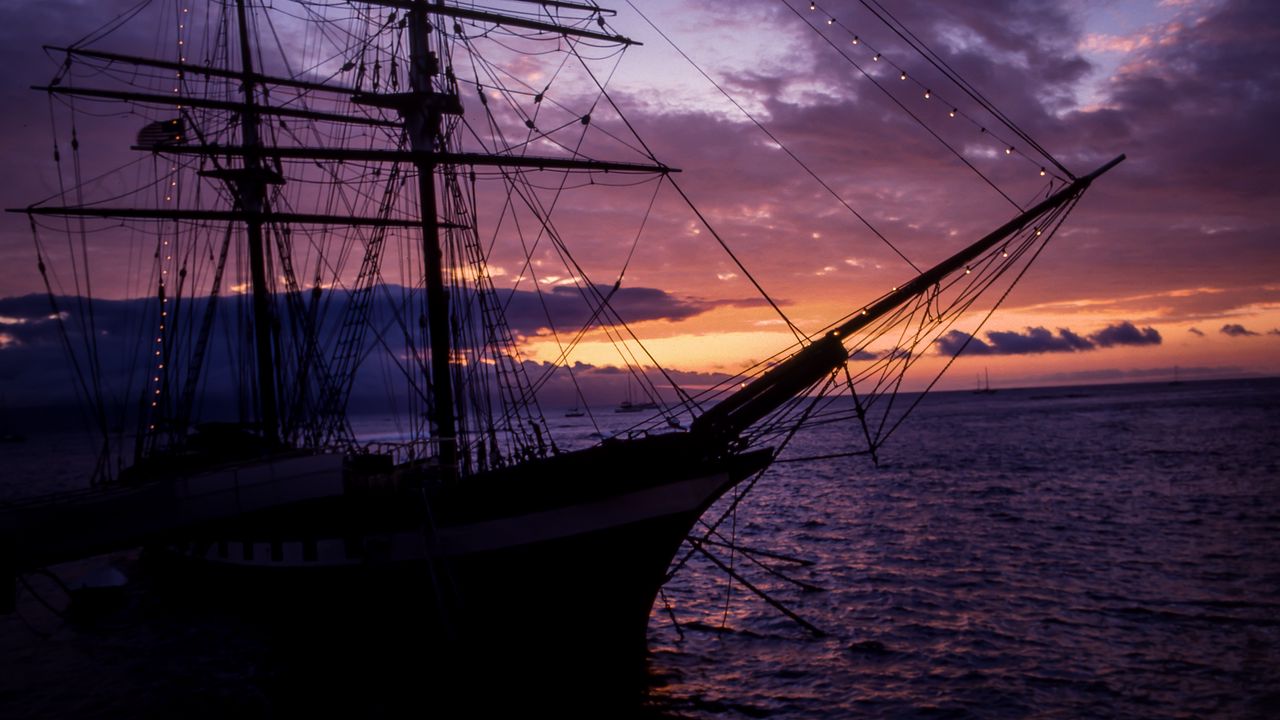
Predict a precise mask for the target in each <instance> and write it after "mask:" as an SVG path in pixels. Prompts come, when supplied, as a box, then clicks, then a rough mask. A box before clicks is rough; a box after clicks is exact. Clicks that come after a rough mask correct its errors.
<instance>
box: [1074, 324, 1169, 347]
mask: <svg viewBox="0 0 1280 720" xmlns="http://www.w3.org/2000/svg"><path fill="white" fill-rule="evenodd" d="M1089 339H1091V340H1093V342H1094V343H1095V344H1097V346H1098V347H1104V348H1106V347H1111V346H1113V345H1159V344H1160V339H1161V338H1160V333H1159V331H1157V330H1156V329H1155V328H1153V327H1146V328H1142V329H1141V330H1139V329H1138V328H1137V326H1136V325H1134V324H1133V323H1131V322H1129V321H1127V320H1126V321H1125V322H1122V323H1119V324H1117V325H1111V326H1109V327H1105V328H1103V329H1101V330H1099V331H1098V332H1096V333H1094V334H1092V335H1090V336H1089Z"/></svg>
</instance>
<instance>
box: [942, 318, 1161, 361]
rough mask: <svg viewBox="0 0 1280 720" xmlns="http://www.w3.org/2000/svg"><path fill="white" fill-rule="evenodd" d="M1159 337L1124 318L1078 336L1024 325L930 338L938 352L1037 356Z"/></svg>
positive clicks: (1153, 342)
mask: <svg viewBox="0 0 1280 720" xmlns="http://www.w3.org/2000/svg"><path fill="white" fill-rule="evenodd" d="M1160 342H1161V337H1160V333H1159V331H1157V330H1156V329H1155V328H1152V327H1147V328H1142V329H1138V327H1137V326H1135V325H1134V324H1133V323H1131V322H1128V321H1125V322H1121V323H1117V324H1115V325H1110V326H1108V327H1105V328H1103V329H1102V330H1099V331H1098V332H1096V333H1094V334H1092V335H1090V336H1089V337H1087V338H1086V337H1082V336H1081V335H1079V334H1077V333H1075V332H1072V331H1071V330H1068V329H1067V328H1058V331H1057V332H1056V333H1054V332H1051V331H1050V330H1049V329H1048V328H1043V327H1033V328H1027V330H1026V332H1022V333H1020V332H1014V331H1008V330H994V331H991V332H988V333H987V340H986V341H985V342H984V341H983V340H980V339H978V338H977V337H974V336H971V335H969V334H967V333H964V332H961V331H959V330H952V331H951V332H949V333H947V334H946V335H943V336H942V337H940V338H938V339H937V340H935V341H934V344H935V345H936V347H937V349H938V352H939V353H940V354H942V355H954V354H956V353H958V352H961V351H963V352H965V353H967V354H969V355H1038V354H1041V353H1066V352H1083V351H1087V350H1096V349H1098V348H1108V347H1115V346H1118V345H1159V344H1160Z"/></svg>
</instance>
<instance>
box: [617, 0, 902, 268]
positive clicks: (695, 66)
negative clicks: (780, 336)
mask: <svg viewBox="0 0 1280 720" xmlns="http://www.w3.org/2000/svg"><path fill="white" fill-rule="evenodd" d="M627 4H628V5H630V6H631V9H632V10H635V12H636V14H637V15H639V16H640V17H641V18H642V19H643V20H644V21H645V22H646V23H648V24H649V27H651V28H653V30H654V32H656V33H658V35H660V36H661V37H662V39H663V40H666V41H667V44H668V45H670V46H671V47H672V49H674V50H675V51H676V52H677V53H680V57H682V58H684V59H685V61H686V62H688V63H689V65H690V66H692V67H693V69H694V70H697V71H698V74H700V75H702V77H703V78H705V79H706V81H707V82H709V83H711V85H712V87H714V88H715V89H716V90H719V91H720V94H721V95H723V96H724V97H725V99H727V100H728V101H729V102H730V103H732V104H733V106H734V107H735V108H737V109H738V111H739V112H741V113H742V114H743V115H744V116H745V117H746V118H747V119H748V120H750V121H751V122H752V124H754V125H755V126H756V128H757V129H759V130H760V132H762V133H764V134H765V135H766V136H767V137H768V138H769V139H770V140H772V141H773V142H774V144H776V145H777V146H778V147H779V148H781V149H782V151H783V152H785V153H786V154H787V156H788V157H790V158H791V159H792V160H794V161H795V162H796V164H797V165H799V166H800V167H801V168H802V169H803V170H804V171H805V172H806V173H808V174H809V177H811V178H813V179H814V180H815V181H817V183H818V184H819V185H821V186H822V189H823V190H826V191H827V192H828V193H830V195H831V197H833V198H835V199H836V201H837V202H839V203H840V204H841V205H843V206H844V207H845V209H846V210H848V211H849V212H851V213H853V216H854V217H856V218H857V219H858V220H859V221H861V222H862V224H863V225H865V226H866V227H867V229H868V230H870V231H871V232H872V234H874V235H875V236H876V237H877V238H880V241H881V242H882V243H884V244H885V245H887V246H888V247H889V249H890V250H892V251H893V252H894V254H896V255H897V256H898V257H900V258H902V260H903V261H904V262H906V263H907V265H909V266H911V268H912V269H913V270H915V271H916V272H920V268H918V267H916V264H915V263H913V262H911V259H910V258H908V257H907V256H906V255H904V254H902V251H901V250H899V249H898V248H897V246H896V245H894V244H893V243H892V242H890V241H889V238H887V237H885V236H884V234H883V233H881V232H880V231H879V230H878V229H876V227H875V226H874V225H872V224H871V221H870V220H868V219H867V218H866V217H865V216H864V215H862V213H859V212H858V211H857V210H855V209H854V208H853V206H852V205H850V204H849V202H848V201H847V200H845V199H844V198H843V197H841V196H840V194H839V193H837V192H836V191H835V188H833V187H831V185H829V184H828V183H827V181H826V180H823V179H822V178H821V177H820V176H819V175H818V173H817V172H815V171H814V170H813V168H811V167H809V165H808V164H806V163H805V162H804V161H803V160H801V159H800V157H799V156H798V155H796V154H795V153H794V152H792V150H791V148H789V147H787V145H786V143H784V142H782V141H781V140H779V139H778V137H777V136H776V135H774V134H773V132H771V131H770V130H769V129H768V128H767V127H765V126H764V124H763V123H761V122H760V121H759V120H757V119H756V117H755V116H754V115H752V114H751V113H750V112H748V111H747V109H746V108H744V107H743V106H742V104H741V103H739V102H738V101H737V100H736V99H735V98H734V97H733V96H732V95H730V94H729V91H727V90H725V89H724V87H722V86H721V85H720V83H718V82H716V81H715V80H714V79H713V78H712V77H711V76H710V75H708V74H707V72H706V71H705V70H703V69H702V67H701V66H699V65H698V64H697V63H696V62H694V61H693V58H691V57H689V55H688V54H687V53H685V51H684V50H683V49H681V48H680V46H679V45H676V43H675V41H674V40H672V39H671V38H670V37H668V36H667V34H666V33H664V32H662V30H661V28H659V27H658V26H657V25H655V24H654V23H653V21H652V20H650V19H649V18H648V16H646V15H645V14H644V13H642V12H640V9H639V8H637V7H636V6H635V3H633V2H632V1H631V0H627ZM681 194H682V195H683V193H681ZM703 222H704V223H705V222H706V221H705V220H704V221H703ZM708 229H710V227H709V226H708ZM712 233H713V234H714V233H715V231H714V230H712ZM716 239H717V240H718V239H719V237H718V236H717V238H716ZM727 249H728V248H726V250H727ZM744 272H745V271H744ZM761 292H763V291H761Z"/></svg>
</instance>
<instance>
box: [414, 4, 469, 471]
mask: <svg viewBox="0 0 1280 720" xmlns="http://www.w3.org/2000/svg"><path fill="white" fill-rule="evenodd" d="M425 5H426V3H425V2H420V1H419V2H414V3H413V8H412V9H411V10H410V11H409V87H410V88H411V90H412V92H411V93H410V94H409V97H408V98H404V100H405V102H403V103H402V104H401V105H400V113H401V115H402V116H403V117H404V119H405V126H406V130H407V131H408V135H409V145H410V147H411V148H412V149H413V151H414V152H415V153H424V154H427V153H431V152H433V151H435V150H437V148H436V141H437V139H438V138H439V136H440V121H441V116H442V114H443V113H444V112H449V111H455V112H457V113H459V114H460V113H461V111H462V108H461V106H460V105H459V104H458V97H457V96H456V95H450V94H437V93H436V92H435V91H434V90H433V89H432V85H431V78H432V76H434V75H436V74H437V73H438V72H439V71H440V60H439V58H438V57H437V56H436V54H435V53H434V52H432V50H431V44H430V33H431V26H430V24H429V23H428V22H427V12H426V8H425ZM414 167H416V168H417V170H418V206H419V210H420V212H421V214H422V261H423V271H424V273H425V275H424V280H425V285H426V291H427V335H428V341H429V342H430V344H431V386H432V391H433V399H434V405H433V407H432V408H431V420H432V422H433V424H434V425H435V433H434V436H435V439H436V443H437V445H438V448H439V458H440V467H441V469H442V470H443V472H444V478H445V479H446V480H449V479H452V478H454V477H455V476H456V475H457V471H458V430H457V421H456V414H455V411H454V397H453V374H452V369H451V368H450V366H449V358H450V355H451V354H452V347H451V345H452V343H451V336H450V327H449V295H448V293H447V292H446V291H445V288H444V253H443V251H442V249H441V247H440V226H439V222H438V220H437V219H436V212H437V210H436V183H435V173H436V163H435V162H434V161H432V160H430V159H419V160H417V161H416V162H414Z"/></svg>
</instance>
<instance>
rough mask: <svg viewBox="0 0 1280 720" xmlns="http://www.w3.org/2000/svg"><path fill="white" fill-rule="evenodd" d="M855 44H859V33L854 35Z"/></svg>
mask: <svg viewBox="0 0 1280 720" xmlns="http://www.w3.org/2000/svg"><path fill="white" fill-rule="evenodd" d="M853 44H854V45H857V44H858V36H857V35H854V36H853Z"/></svg>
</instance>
